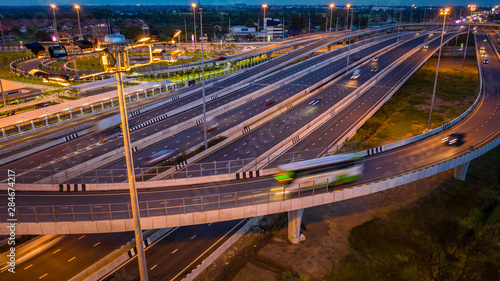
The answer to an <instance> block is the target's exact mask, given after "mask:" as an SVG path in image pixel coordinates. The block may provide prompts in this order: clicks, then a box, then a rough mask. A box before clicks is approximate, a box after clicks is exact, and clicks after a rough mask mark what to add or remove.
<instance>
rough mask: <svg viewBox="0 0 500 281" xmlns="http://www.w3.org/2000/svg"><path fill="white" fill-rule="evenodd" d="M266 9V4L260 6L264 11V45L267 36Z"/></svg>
mask: <svg viewBox="0 0 500 281" xmlns="http://www.w3.org/2000/svg"><path fill="white" fill-rule="evenodd" d="M266 8H267V4H263V5H262V9H264V24H263V26H264V44H266V39H267V38H266V37H267V36H266V35H267V32H266V28H267V20H266Z"/></svg>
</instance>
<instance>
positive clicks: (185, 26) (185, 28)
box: [179, 18, 188, 44]
mask: <svg viewBox="0 0 500 281" xmlns="http://www.w3.org/2000/svg"><path fill="white" fill-rule="evenodd" d="M184 34H185V35H184V37H186V44H187V42H188V27H187V24H186V18H184ZM179 43H180V41H179Z"/></svg>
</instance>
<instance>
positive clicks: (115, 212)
mask: <svg viewBox="0 0 500 281" xmlns="http://www.w3.org/2000/svg"><path fill="white" fill-rule="evenodd" d="M276 188H281V189H278V190H276ZM334 188H335V184H334V183H331V182H329V181H328V180H324V181H318V182H317V183H315V184H314V186H313V187H312V188H302V187H300V186H299V188H298V189H297V188H296V187H294V189H293V191H291V189H290V188H287V187H282V186H281V185H278V184H277V186H276V187H271V188H262V189H254V190H248V191H240V192H231V193H222V194H213V193H214V192H211V193H212V194H206V195H200V196H195V197H189V198H179V199H165V200H153V201H147V202H139V209H140V216H141V218H144V217H154V216H165V215H176V214H187V213H195V212H204V211H212V210H220V209H229V208H236V207H244V206H251V205H256V204H266V203H271V202H278V201H284V200H290V199H295V198H300V197H304V196H310V195H315V194H321V193H328V192H332V191H333V190H334ZM289 189H290V190H289ZM289 191H291V192H289ZM0 214H1V215H0V222H6V221H7V219H8V216H7V214H8V212H7V207H3V206H2V207H0ZM16 218H17V223H40V222H77V221H102V220H117V219H130V218H132V209H131V206H130V204H129V203H115V204H83V205H61V206H30V207H22V206H16Z"/></svg>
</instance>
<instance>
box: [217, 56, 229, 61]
mask: <svg viewBox="0 0 500 281" xmlns="http://www.w3.org/2000/svg"><path fill="white" fill-rule="evenodd" d="M226 59H227V58H226V57H218V58H217V60H219V61H220V60H226Z"/></svg>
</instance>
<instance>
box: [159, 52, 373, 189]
mask: <svg viewBox="0 0 500 281" xmlns="http://www.w3.org/2000/svg"><path fill="white" fill-rule="evenodd" d="M343 55H347V54H346V53H344V54H342V56H343ZM337 59H338V57H337ZM366 60H367V58H364V59H362V60H360V61H357V62H356V63H353V64H351V65H350V68H354V67H357V66H358V65H359V64H361V63H363V62H365V61H366ZM343 71H344V70H340V71H337V72H336V73H334V74H332V75H330V76H329V77H327V78H325V79H323V80H321V81H320V82H318V83H316V84H314V85H312V86H310V87H308V88H307V89H305V90H303V91H301V92H299V93H297V94H296V95H294V96H292V97H290V98H288V99H286V100H285V101H282V102H281V103H280V104H279V105H277V106H276V107H280V106H281V109H279V110H277V111H275V112H273V113H272V114H269V113H268V111H269V110H271V109H272V108H271V109H269V110H266V111H264V112H261V113H260V114H258V115H256V116H254V117H252V118H250V119H247V120H245V121H243V122H242V123H240V124H238V125H237V126H233V127H232V128H230V129H228V130H226V131H224V132H222V133H220V134H218V135H217V136H214V137H212V139H214V138H218V137H222V136H224V137H228V138H227V139H225V140H224V141H222V142H220V143H218V144H216V145H215V146H213V147H210V148H208V149H207V150H204V151H203V152H201V153H199V154H197V155H195V156H193V157H191V158H190V159H188V160H187V162H188V163H193V162H195V161H198V160H199V159H201V158H203V157H205V156H206V155H208V154H210V153H212V152H213V151H216V150H218V149H219V148H220V147H222V146H225V145H226V144H228V143H230V142H232V141H234V140H235V139H237V138H239V137H240V136H241V135H245V134H247V133H248V132H250V131H251V130H250V127H253V128H258V127H260V126H261V125H263V124H265V123H267V122H268V121H269V120H272V119H274V118H276V117H278V116H280V115H281V114H282V113H284V112H286V111H288V110H289V109H290V108H291V107H292V106H293V105H294V104H300V103H302V102H304V101H306V100H307V99H308V98H310V97H312V96H313V95H315V94H316V93H317V92H318V90H317V91H315V92H313V93H311V90H312V89H315V88H317V87H319V86H320V85H322V84H324V83H326V82H328V81H329V80H330V79H332V78H333V77H335V76H337V75H340V74H341V73H342V72H343ZM339 79H340V78H339ZM335 82H336V81H335ZM321 89H322V88H320V89H319V90H321ZM301 93H303V94H302V97H300V98H299V99H298V100H297V96H298V95H301ZM240 132H241V134H240ZM194 150H196V147H193V148H191V149H188V150H187V151H186V153H190V152H191V151H194ZM176 171H177V169H176V168H175V167H173V168H170V169H169V170H167V171H165V172H163V173H160V174H159V175H158V176H155V177H153V178H152V179H151V180H158V179H160V178H162V177H167V176H169V175H170V174H172V173H174V172H176Z"/></svg>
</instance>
